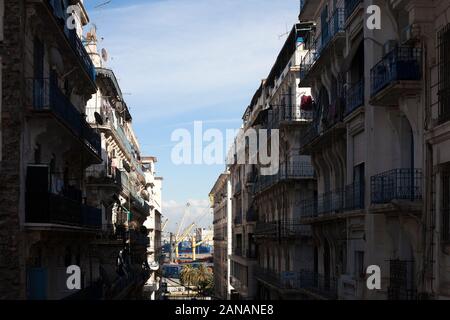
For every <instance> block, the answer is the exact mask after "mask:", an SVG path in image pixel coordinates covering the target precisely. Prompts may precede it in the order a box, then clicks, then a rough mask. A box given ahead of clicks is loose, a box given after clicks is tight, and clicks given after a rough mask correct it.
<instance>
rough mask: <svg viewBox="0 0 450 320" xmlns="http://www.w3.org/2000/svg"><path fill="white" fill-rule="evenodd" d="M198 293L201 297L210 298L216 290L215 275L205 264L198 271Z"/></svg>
mask: <svg viewBox="0 0 450 320" xmlns="http://www.w3.org/2000/svg"><path fill="white" fill-rule="evenodd" d="M196 280H197V283H196V285H197V291H198V293H199V294H200V295H203V296H209V295H211V294H212V291H213V289H214V279H213V273H212V272H211V270H210V269H209V268H206V267H205V266H204V265H203V264H202V265H200V267H199V268H198V269H197V279H196Z"/></svg>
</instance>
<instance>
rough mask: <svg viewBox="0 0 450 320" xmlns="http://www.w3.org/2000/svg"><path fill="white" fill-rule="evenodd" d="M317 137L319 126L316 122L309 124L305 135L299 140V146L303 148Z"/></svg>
mask: <svg viewBox="0 0 450 320" xmlns="http://www.w3.org/2000/svg"><path fill="white" fill-rule="evenodd" d="M318 136H319V126H318V124H317V123H316V122H314V123H313V124H311V126H310V127H309V128H308V129H307V130H306V132H305V134H304V135H303V136H302V137H301V138H300V145H301V146H302V147H305V146H306V145H308V144H309V143H310V142H311V141H313V140H314V139H316V138H317V137H318Z"/></svg>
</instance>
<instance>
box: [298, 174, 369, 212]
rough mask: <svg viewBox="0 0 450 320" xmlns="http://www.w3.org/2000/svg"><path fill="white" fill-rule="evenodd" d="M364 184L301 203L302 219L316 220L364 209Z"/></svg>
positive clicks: (354, 185)
mask: <svg viewBox="0 0 450 320" xmlns="http://www.w3.org/2000/svg"><path fill="white" fill-rule="evenodd" d="M364 197H365V193H364V184H360V183H356V182H355V183H352V184H350V185H347V186H346V187H345V188H344V189H338V190H334V191H330V192H326V193H324V194H322V195H320V196H318V197H317V198H316V197H313V198H310V199H307V200H303V201H301V203H300V217H301V218H307V219H308V218H309V219H310V218H315V217H318V216H327V215H330V214H332V213H342V212H345V211H353V210H358V209H364V208H365V205H364Z"/></svg>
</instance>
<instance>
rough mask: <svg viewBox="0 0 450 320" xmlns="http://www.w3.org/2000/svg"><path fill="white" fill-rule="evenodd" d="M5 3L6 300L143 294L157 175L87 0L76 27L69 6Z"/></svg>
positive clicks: (0, 271) (1, 269)
mask: <svg viewBox="0 0 450 320" xmlns="http://www.w3.org/2000/svg"><path fill="white" fill-rule="evenodd" d="M1 4H2V6H1V7H2V8H4V19H5V27H4V29H3V32H4V33H3V35H4V37H3V41H2V43H1V46H2V50H1V52H2V62H3V68H2V109H1V119H2V122H1V125H2V126H1V131H2V141H1V149H2V150H3V152H2V154H1V163H0V165H1V176H2V186H1V187H0V199H1V201H2V203H3V204H4V206H3V207H2V210H1V213H0V219H1V224H0V225H1V227H0V228H1V234H2V235H1V236H0V237H1V239H0V243H1V246H0V248H1V253H0V256H1V260H0V278H1V282H2V286H1V288H0V296H1V297H2V298H4V299H14V298H16V299H51V300H54V299H120V298H128V297H136V298H138V297H140V296H141V294H142V286H143V285H144V283H145V281H146V280H147V278H148V277H149V274H150V270H149V269H150V268H149V265H148V263H147V255H148V253H147V247H148V246H149V238H148V234H149V230H148V229H147V228H145V226H144V222H145V221H146V220H147V219H148V218H149V216H150V212H151V210H152V209H151V205H150V202H151V198H150V191H151V190H152V183H151V182H150V181H149V177H148V175H149V172H148V169H147V168H146V167H145V165H144V163H143V162H142V161H141V155H140V148H139V144H138V141H137V139H136V136H135V134H134V132H133V128H132V125H131V115H130V113H129V110H128V108H127V106H126V103H125V102H124V100H123V97H122V94H121V91H120V87H119V85H118V83H117V79H116V78H115V76H114V72H113V71H112V70H110V69H107V68H106V67H104V66H103V64H102V60H101V59H100V58H99V55H98V53H97V48H96V35H95V32H94V31H93V30H91V31H90V32H89V33H88V34H87V36H83V26H85V25H87V24H88V23H89V17H88V14H87V12H86V10H85V8H84V6H83V1H78V2H77V3H76V4H75V5H76V6H78V10H76V12H75V13H74V16H73V17H74V18H75V19H74V20H75V24H76V26H75V28H73V29H71V28H69V27H68V24H67V19H68V18H69V16H68V14H67V7H66V6H67V4H65V3H63V2H60V1H34V2H29V1H17V0H14V1H9V0H5V1H2V3H1ZM3 5H4V7H3ZM86 44H88V45H87V46H86ZM150 175H151V173H150ZM160 210H161V209H160ZM146 263H147V265H146V266H145V264H146ZM72 265H76V266H79V267H80V270H81V279H80V280H81V290H72V289H71V288H68V287H67V283H66V281H67V278H68V274H67V267H69V266H72ZM143 265H144V267H143Z"/></svg>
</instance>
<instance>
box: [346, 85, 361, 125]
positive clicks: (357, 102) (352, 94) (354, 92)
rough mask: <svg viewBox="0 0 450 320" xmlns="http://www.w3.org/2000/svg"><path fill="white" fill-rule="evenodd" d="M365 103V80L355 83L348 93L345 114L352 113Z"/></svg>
mask: <svg viewBox="0 0 450 320" xmlns="http://www.w3.org/2000/svg"><path fill="white" fill-rule="evenodd" d="M363 105H364V81H363V80H362V79H361V80H360V81H358V82H356V83H355V84H353V85H352V86H351V87H350V88H349V89H348V90H347V94H346V104H345V115H344V116H348V115H350V114H351V113H352V112H353V111H355V110H356V109H358V108H359V107H361V106H363Z"/></svg>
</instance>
